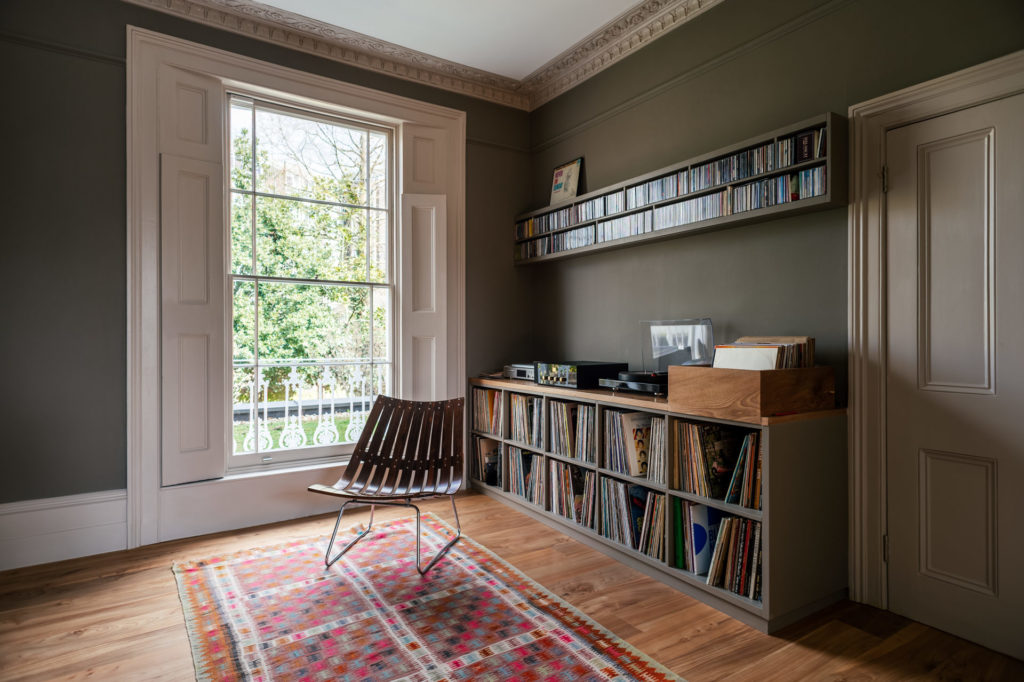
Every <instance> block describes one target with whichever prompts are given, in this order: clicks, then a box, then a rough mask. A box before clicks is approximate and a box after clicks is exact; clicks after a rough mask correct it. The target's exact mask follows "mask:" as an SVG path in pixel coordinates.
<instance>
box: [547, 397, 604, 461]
mask: <svg viewBox="0 0 1024 682" xmlns="http://www.w3.org/2000/svg"><path fill="white" fill-rule="evenodd" d="M550 404H551V448H550V449H551V452H553V453H555V454H556V455H561V456H562V457H572V458H574V459H578V460H582V461H584V462H589V463H591V464H595V463H596V458H595V457H594V453H595V449H596V448H595V447H594V437H593V436H592V435H591V434H592V433H593V431H594V406H593V405H580V404H579V403H569V402H563V401H561V400H552V401H551V403H550Z"/></svg>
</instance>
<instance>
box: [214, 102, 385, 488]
mask: <svg viewBox="0 0 1024 682" xmlns="http://www.w3.org/2000/svg"><path fill="white" fill-rule="evenodd" d="M233 96H235V97H239V98H241V99H246V100H249V101H250V102H251V103H252V104H253V106H254V107H255V106H257V105H262V106H264V108H272V109H277V110H279V111H280V112H281V113H285V114H289V113H294V114H301V113H307V114H309V115H310V116H311V117H315V118H319V119H321V120H327V121H332V122H335V123H338V124H342V125H344V124H346V123H348V124H351V125H353V126H358V127H360V128H362V129H365V130H367V131H373V132H378V133H383V134H385V135H387V138H388V162H387V195H388V196H387V208H386V209H385V211H386V213H387V221H388V250H387V258H388V263H387V268H388V279H387V281H386V282H384V283H372V282H369V281H367V282H366V283H359V284H360V285H363V284H365V286H366V287H367V288H369V289H373V288H386V289H388V290H389V291H390V292H391V320H390V325H389V328H388V334H389V336H390V337H391V338H390V339H388V343H389V344H390V346H389V347H390V348H391V358H390V361H389V363H388V364H389V365H390V366H391V386H392V391H393V390H394V389H395V387H397V386H398V385H399V384H398V381H399V379H400V378H401V358H400V357H399V356H398V355H397V354H396V353H395V349H396V348H397V347H398V339H397V337H396V334H395V329H396V326H397V323H398V318H399V314H398V311H397V310H396V301H399V300H401V298H400V296H399V291H398V286H397V280H398V278H397V273H396V271H395V265H396V262H397V259H396V257H395V252H396V250H397V244H398V230H397V229H396V227H397V225H398V220H399V216H398V211H397V210H396V206H397V205H398V195H397V192H396V187H395V185H396V183H395V167H396V165H397V163H398V158H397V139H398V131H397V130H396V129H395V126H385V125H381V124H380V123H379V122H374V121H371V120H367V119H365V118H363V117H361V116H357V115H354V114H352V113H347V114H344V115H342V114H340V113H339V112H338V111H336V110H332V109H330V108H327V107H324V106H322V105H316V104H310V103H303V102H297V101H294V100H289V99H287V98H285V97H279V96H270V95H267V94H265V93H258V92H256V91H253V90H252V89H251V88H246V87H232V88H228V89H227V92H226V93H225V98H226V101H227V104H226V105H225V114H226V115H227V117H228V119H226V120H225V124H224V129H225V130H230V100H231V98H232V97H233ZM254 134H255V131H254ZM224 142H225V144H224V177H225V188H224V196H225V201H224V207H225V213H226V217H225V222H224V228H225V230H226V231H227V233H228V234H227V240H228V244H229V247H228V251H229V253H228V256H229V261H228V262H229V266H228V268H227V272H226V274H225V278H224V302H225V313H224V315H225V318H224V320H225V325H226V326H225V329H226V330H227V332H226V333H227V339H226V340H227V343H226V344H225V346H226V352H227V356H226V360H225V369H226V372H225V379H224V380H225V395H227V396H228V407H227V416H226V420H227V422H226V423H227V424H228V428H227V429H226V430H225V439H226V444H225V450H224V453H225V470H226V471H228V472H230V473H246V472H256V471H269V470H274V469H282V468H288V467H294V466H296V465H315V464H343V463H345V462H347V461H348V458H349V455H351V454H352V451H353V450H355V443H342V444H339V445H331V446H326V447H320V448H316V447H306V448H301V449H295V450H272V451H269V452H253V453H244V454H233V452H232V438H233V435H232V432H231V429H232V424H233V414H232V407H233V406H232V403H233V399H232V386H233V376H232V372H233V364H234V363H233V357H232V351H231V349H232V344H231V334H232V319H233V317H232V315H233V312H234V311H233V308H232V306H233V296H232V293H233V287H232V285H233V278H234V277H235V275H234V274H233V273H232V272H231V267H230V230H231V224H230V212H231V200H230V196H231V193H232V192H234V191H236V190H235V189H234V188H232V187H231V186H230V181H229V180H228V178H230V174H231V139H230V135H225V140H224ZM251 191H252V192H253V193H255V192H256V188H255V185H254V186H253V189H252V190H251ZM296 199H297V200H299V201H301V198H296ZM255 219H256V214H255V212H254V213H253V220H254V221H255ZM254 253H255V251H254ZM367 257H369V254H368V255H367ZM257 279H262V278H261V277H259V276H258V275H255V273H254V275H253V280H254V281H255V280H257ZM371 296H372V294H371ZM371 301H372V298H371ZM371 338H372V327H371ZM378 364H381V363H378ZM371 366H372V365H371Z"/></svg>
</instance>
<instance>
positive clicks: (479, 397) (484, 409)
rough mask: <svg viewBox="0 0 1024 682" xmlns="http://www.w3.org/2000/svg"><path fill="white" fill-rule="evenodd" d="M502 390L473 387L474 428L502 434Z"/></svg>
mask: <svg viewBox="0 0 1024 682" xmlns="http://www.w3.org/2000/svg"><path fill="white" fill-rule="evenodd" d="M500 401H501V391H494V390H491V389H489V388H474V389H473V430H474V431H483V432H484V433H493V434H495V435H500V434H501V403H500Z"/></svg>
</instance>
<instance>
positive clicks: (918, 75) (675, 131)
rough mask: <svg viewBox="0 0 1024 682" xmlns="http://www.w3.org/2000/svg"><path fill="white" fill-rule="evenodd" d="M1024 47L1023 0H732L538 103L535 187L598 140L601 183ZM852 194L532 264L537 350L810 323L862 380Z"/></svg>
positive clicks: (592, 158)
mask: <svg viewBox="0 0 1024 682" xmlns="http://www.w3.org/2000/svg"><path fill="white" fill-rule="evenodd" d="M1021 48H1024V2H1020V1H1019V0H991V1H986V2H981V3H970V4H969V5H965V4H964V3H961V2H951V1H948V0H927V1H925V0H899V1H894V0H832V1H830V2H823V1H822V0H785V1H777V2H772V3H766V2H763V0H726V1H725V2H724V3H722V4H720V5H718V6H716V7H714V8H712V9H710V10H708V11H707V12H706V13H705V14H703V15H701V16H699V17H697V18H695V19H694V20H692V21H691V22H690V23H688V24H686V25H684V26H682V27H680V28H678V29H676V30H674V31H672V32H671V33H670V34H668V35H667V36H664V37H662V38H660V39H659V40H657V41H655V42H654V43H652V44H651V45H649V46H647V47H645V48H644V49H643V50H641V51H639V52H637V53H636V54H635V55H633V56H630V57H629V58H627V59H624V60H623V61H622V62H620V63H618V64H616V65H614V66H612V67H610V68H609V69H607V70H606V71H604V72H602V73H600V74H598V75H597V76H595V77H594V78H592V79H590V80H588V81H587V82H585V83H583V84H582V85H580V86H578V87H577V88H575V89H573V90H571V91H570V92H568V93H566V94H564V95H562V96H560V97H559V98H557V99H555V100H553V101H552V102H550V103H548V104H546V105H545V106H543V107H541V108H540V109H538V110H536V111H535V112H533V113H532V115H531V119H530V122H531V135H532V138H531V145H532V148H533V150H534V155H533V172H532V177H533V202H532V204H530V205H524V206H523V207H522V208H523V210H528V209H533V208H537V207H540V206H543V205H545V204H547V199H548V194H549V191H550V185H549V182H550V178H551V169H552V168H554V167H555V166H556V165H558V164H560V163H562V162H564V161H566V160H569V159H573V158H576V157H579V156H582V157H584V164H585V167H586V176H587V189H588V190H594V189H599V188H600V187H602V186H605V185H609V184H612V183H615V182H619V181H622V180H625V179H628V178H630V177H632V176H635V175H639V174H642V173H645V172H648V171H651V170H654V169H657V168H660V167H663V166H667V165H670V164H673V163H676V162H679V161H682V160H685V159H687V158H688V157H691V156H695V155H698V154H702V153H705V152H708V151H712V150H714V149H717V148H719V147H724V146H727V145H730V144H733V143H735V142H738V141H740V140H743V139H745V138H747V137H751V136H754V135H758V134H761V133H763V132H766V131H770V130H773V129H775V128H779V127H782V126H785V125H788V124H790V123H795V122H797V121H800V120H802V119H805V118H809V117H811V116H814V115H817V114H820V113H822V112H825V111H835V112H838V113H840V114H844V115H845V114H846V112H847V109H848V107H849V106H850V105H851V104H855V103H857V102H861V101H864V100H867V99H870V98H873V97H877V96H879V95H882V94H885V93H888V92H892V91H894V90H898V89H900V88H903V87H906V86H909V85H913V84H915V83H919V82H922V81H925V80H928V79H930V78H934V77H937V76H941V75H943V74H947V73H950V72H952V71H955V70H958V69H961V68H965V67H968V66H972V65H974V64H977V63H980V62H983V61H986V60H989V59H993V58H996V57H999V56H1002V55H1005V54H1007V53H1009V52H1012V51H1014V50H1018V49H1021ZM846 220H847V218H846V211H845V210H843V209H833V210H830V211H826V212H822V213H815V214H810V215H804V216H799V217H795V218H786V219H780V220H776V221H771V222H765V223H759V224H753V225H748V226H743V227H738V228H733V229H729V230H724V231H721V232H716V233H711V234H703V235H694V236H690V237H682V238H678V239H675V240H671V241H666V242H658V243H656V244H645V245H643V246H638V247H633V248H628V249H622V250H616V251H609V252H603V253H600V254H594V255H591V256H585V257H581V258H577V259H570V260H564V261H555V262H551V263H547V264H542V265H533V266H525V267H523V268H522V269H527V270H529V271H530V272H531V281H532V287H533V289H532V296H531V300H533V301H534V302H535V313H534V325H535V326H534V328H535V330H536V331H537V334H536V346H535V347H534V348H533V349H532V350H533V352H534V353H535V354H536V355H537V356H538V357H556V358H558V357H564V358H570V359H593V360H604V359H607V360H619V361H624V360H628V361H629V362H630V363H631V364H633V365H634V366H639V364H640V343H641V337H640V333H639V328H638V326H639V325H638V322H639V321H640V320H645V319H675V318H679V317H691V316H696V315H710V316H711V318H712V320H713V322H714V324H715V332H716V340H719V341H731V340H733V339H734V338H735V337H737V336H740V335H745V334H810V335H812V336H815V337H816V338H817V340H818V344H817V348H818V356H819V361H820V362H824V363H827V364H829V365H832V366H833V367H834V368H835V369H836V373H837V383H838V384H839V388H840V393H841V394H843V393H844V392H845V386H846V371H847V366H846V355H847V343H846V330H847V311H846V296H847V262H846V261H847V232H846Z"/></svg>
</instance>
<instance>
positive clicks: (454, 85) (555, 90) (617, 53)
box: [124, 0, 723, 111]
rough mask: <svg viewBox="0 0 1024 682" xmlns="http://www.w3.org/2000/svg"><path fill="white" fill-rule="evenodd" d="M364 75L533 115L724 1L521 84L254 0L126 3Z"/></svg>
mask: <svg viewBox="0 0 1024 682" xmlns="http://www.w3.org/2000/svg"><path fill="white" fill-rule="evenodd" d="M124 1H125V2H130V3H133V4H136V5H141V6H143V7H148V8H150V9H155V10H159V11H162V12H166V13H168V14H173V15H176V16H180V17H184V18H186V19H190V20H192V21H196V22H199V23H202V24H207V25H209V26H213V27H215V28H219V29H224V30H227V31H231V32H233V33H239V34H242V35H245V36H249V37H251V38H257V39H259V40H264V41H267V42H270V43H275V44H277V45H282V46H284V47H288V48H290V49H293V50H299V51H302V52H307V53H309V54H314V55H317V56H320V57H325V58H327V59H333V60H335V61H339V62H342V63H345V64H350V65H352V66H358V67H360V68H363V69H369V70H371V71H377V72H379V73H383V74H387V75H389V76H395V77H397V78H402V79H405V80H409V81H415V82H418V83H423V84H425V85H430V86H433V87H436V88H442V89H445V90H450V91H452V92H457V93H460V94H463V95H469V96H471V97H478V98H480V99H484V100H488V101H491V102H495V103H497V104H503V105H505V106H510V107H515V108H517V109H524V110H526V111H531V110H533V109H536V108H537V107H539V106H540V105H541V104H544V103H545V102H547V101H549V100H551V99H554V98H555V97H557V96H558V95H560V94H562V93H563V92H565V91H567V90H569V89H571V88H573V87H575V86H576V85H579V84H580V83H582V82H583V81H585V80H586V79H588V78H590V77H591V76H593V75H595V74H597V73H598V72H600V71H602V70H603V69H605V68H607V67H609V66H611V65H612V64H614V63H615V62H617V61H619V60H620V59H622V58H623V57H626V56H627V55H629V54H631V53H632V52H634V51H636V50H638V49H639V48H641V47H643V46H644V45H646V44H648V43H649V42H651V41H652V40H655V39H657V38H659V37H661V36H662V35H664V34H665V33H667V32H668V31H670V30H672V29H673V28H676V27H677V26H680V25H682V24H683V23H685V22H686V21H689V20H690V19H692V18H693V17H695V16H696V15H697V14H699V13H701V12H703V11H704V10H705V9H707V8H709V7H711V6H713V5H716V4H718V3H719V2H723V0H646V1H645V2H642V3H640V4H639V5H637V6H636V7H634V8H633V9H631V10H629V11H628V12H626V13H625V14H623V15H621V16H619V17H618V18H616V19H614V20H613V21H611V22H609V23H608V24H607V25H605V26H604V27H602V28H601V29H599V30H597V31H595V32H594V33H593V34H591V35H590V36H588V37H587V38H585V39H584V40H582V41H580V42H579V43H577V44H576V45H575V46H573V47H572V48H570V49H569V50H568V51H566V52H565V53H563V54H561V55H559V56H558V57H556V58H555V59H553V60H551V61H550V62H548V63H547V64H545V65H544V66H542V67H541V68H540V69H538V70H537V71H535V72H534V73H532V74H530V75H529V76H527V77H526V78H525V79H523V80H522V81H519V80H516V79H514V78H507V77H505V76H500V75H498V74H494V73H490V72H488V71H483V70H481V69H474V68H472V67H469V66H465V65H463V64H457V63H455V62H450V61H448V60H445V59H440V58H438V57H433V56H431V55H428V54H424V53H422V52H417V51H416V50H411V49H409V48H406V47H402V46H401V45H395V44H394V43H389V42H387V41H385V40H379V39H377V38H372V37H370V36H367V35H364V34H362V33H357V32H355V31H350V30H348V29H345V28H341V27H338V26H334V25H331V24H327V23H324V22H320V21H316V20H314V19H310V18H308V17H303V16H300V15H298V14H293V13H291V12H285V11H283V10H279V9H277V8H275V7H270V6H268V5H264V4H261V3H258V2H252V1H251V0H124Z"/></svg>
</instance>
